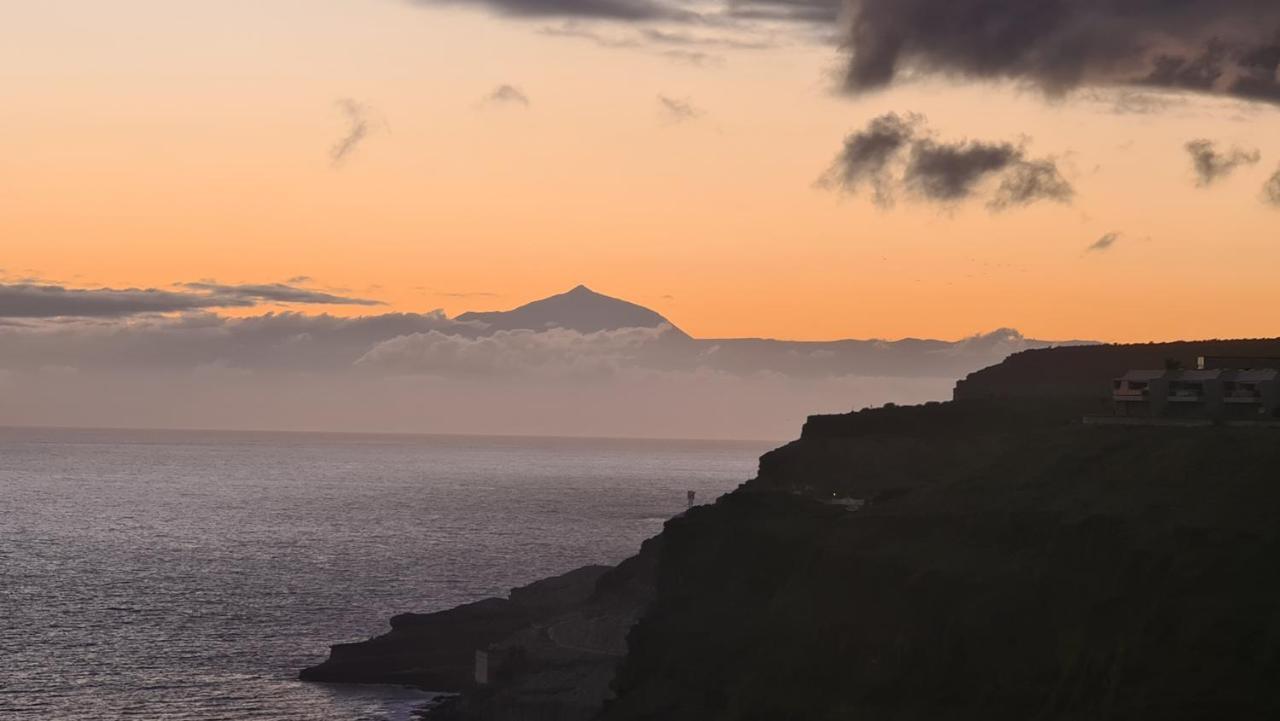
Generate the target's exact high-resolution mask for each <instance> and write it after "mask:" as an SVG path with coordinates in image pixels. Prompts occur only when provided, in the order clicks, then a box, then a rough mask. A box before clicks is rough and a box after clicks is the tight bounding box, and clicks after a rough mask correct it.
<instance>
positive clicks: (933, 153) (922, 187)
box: [904, 139, 1021, 202]
mask: <svg viewBox="0 0 1280 721" xmlns="http://www.w3.org/2000/svg"><path fill="white" fill-rule="evenodd" d="M1020 157H1021V151H1020V150H1019V149H1018V148H1017V147H1016V146H1014V145H1012V144H1009V143H984V142H977V141H964V142H959V143H937V142H934V141H932V140H929V139H925V140H921V141H918V142H917V143H916V144H915V145H914V146H912V149H911V158H910V161H909V162H908V164H907V171H906V175H905V176H904V179H905V181H906V185H907V187H908V188H910V189H911V190H913V191H914V192H916V193H917V194H918V195H920V196H921V197H923V198H926V199H928V200H934V201H939V202H952V201H957V200H966V199H968V198H970V197H972V196H973V194H974V192H975V190H976V188H977V185H978V184H979V183H980V182H981V181H983V180H985V179H986V178H988V177H991V176H992V175H995V174H997V173H1000V172H1002V171H1004V170H1005V169H1007V168H1009V167H1011V166H1012V165H1013V164H1014V163H1015V162H1016V161H1017V160H1018V159H1019V158H1020Z"/></svg>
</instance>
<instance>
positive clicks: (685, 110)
mask: <svg viewBox="0 0 1280 721" xmlns="http://www.w3.org/2000/svg"><path fill="white" fill-rule="evenodd" d="M658 107H659V109H661V111H662V114H663V117H665V118H666V119H667V120H669V121H671V122H673V123H684V122H688V121H690V120H697V119H698V118H700V117H702V115H703V111H702V110H701V109H700V108H698V107H696V106H695V105H694V104H693V103H692V102H691V101H689V100H688V99H687V98H686V99H683V100H682V99H680V98H672V97H668V96H666V95H659V96H658Z"/></svg>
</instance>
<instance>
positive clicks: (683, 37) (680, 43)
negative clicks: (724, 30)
mask: <svg viewBox="0 0 1280 721" xmlns="http://www.w3.org/2000/svg"><path fill="white" fill-rule="evenodd" d="M640 37H642V38H643V39H645V40H647V41H649V42H651V43H653V44H655V45H669V46H676V47H693V48H720V49H724V50H765V49H768V48H771V47H773V43H771V42H768V41H766V40H761V39H759V38H735V37H729V36H723V35H693V34H689V33H680V32H671V31H669V30H659V29H657V28H643V29H641V30H640Z"/></svg>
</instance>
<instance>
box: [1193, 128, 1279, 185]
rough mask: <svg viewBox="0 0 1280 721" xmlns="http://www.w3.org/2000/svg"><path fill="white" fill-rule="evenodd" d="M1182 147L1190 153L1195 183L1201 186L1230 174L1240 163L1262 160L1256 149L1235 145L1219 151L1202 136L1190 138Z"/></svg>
mask: <svg viewBox="0 0 1280 721" xmlns="http://www.w3.org/2000/svg"><path fill="white" fill-rule="evenodd" d="M1184 147H1185V148H1186V150H1187V153H1188V154H1190V155H1191V163H1192V165H1193V166H1194V167H1195V171H1196V185H1198V186H1200V187H1202V188H1203V187H1207V186H1209V185H1212V184H1213V183H1214V182H1215V181H1217V180H1220V179H1222V178H1225V177H1227V176H1228V175H1231V173H1232V172H1234V171H1235V169H1236V168H1238V167H1240V166H1242V165H1255V164H1257V163H1258V162H1259V161H1261V160H1262V154H1261V153H1260V152H1258V151H1257V150H1245V149H1243V148H1238V147H1237V148H1232V149H1231V150H1229V151H1225V152H1224V151H1219V150H1218V147H1217V145H1215V144H1214V142H1213V141H1211V140H1205V139H1203V138H1200V139H1197V140H1192V141H1190V142H1188V143H1187V144H1186V145H1185V146H1184Z"/></svg>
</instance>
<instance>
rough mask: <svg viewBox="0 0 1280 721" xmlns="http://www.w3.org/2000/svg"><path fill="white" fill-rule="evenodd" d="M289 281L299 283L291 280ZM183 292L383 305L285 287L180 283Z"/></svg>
mask: <svg viewBox="0 0 1280 721" xmlns="http://www.w3.org/2000/svg"><path fill="white" fill-rule="evenodd" d="M293 280H295V281H296V280H299V279H298V278H295V279H293ZM179 285H180V286H181V287H183V288H187V289H189V290H195V291H201V292H203V293H207V294H209V295H210V296H212V297H215V298H233V299H237V300H248V301H254V302H257V301H262V302H268V303H313V304H321V305H386V304H385V303H383V302H382V301H377V300H369V299H367V298H352V297H348V296H341V295H334V294H332V293H326V292H324V291H319V290H312V289H310V288H300V287H298V286H297V285H291V284H289V283H265V284H258V285H255V284H243V285H225V284H222V283H213V282H207V281H200V282H195V283H180V284H179Z"/></svg>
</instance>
